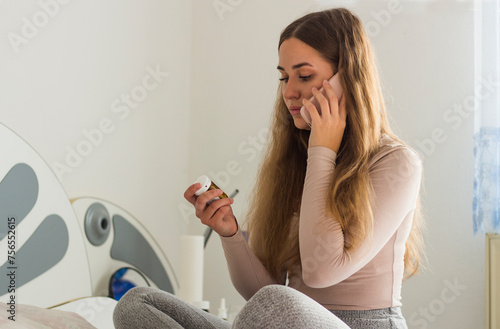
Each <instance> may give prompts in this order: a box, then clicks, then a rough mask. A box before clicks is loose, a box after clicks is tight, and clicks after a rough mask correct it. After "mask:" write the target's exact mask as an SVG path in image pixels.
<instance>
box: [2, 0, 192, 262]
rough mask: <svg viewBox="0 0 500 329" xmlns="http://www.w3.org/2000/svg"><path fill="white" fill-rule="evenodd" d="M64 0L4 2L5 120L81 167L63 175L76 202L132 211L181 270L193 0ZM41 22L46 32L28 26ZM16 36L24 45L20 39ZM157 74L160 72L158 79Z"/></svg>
mask: <svg viewBox="0 0 500 329" xmlns="http://www.w3.org/2000/svg"><path fill="white" fill-rule="evenodd" d="M60 2H61V3H59V2H55V1H53V0H41V1H21V2H19V1H10V0H4V1H2V2H1V3H0V22H1V25H0V35H1V36H2V37H1V38H0V49H1V52H0V72H1V74H0V120H1V122H2V123H3V124H5V125H6V126H7V127H9V128H11V129H12V130H14V131H15V132H17V133H18V134H19V135H20V136H22V137H23V138H24V139H25V140H26V141H27V142H28V143H29V144H31V145H32V146H33V148H34V149H35V150H36V151H38V152H39V153H40V155H41V156H42V157H43V158H44V159H45V161H46V162H47V163H48V164H49V165H51V166H52V167H53V168H54V165H55V163H59V164H61V165H64V166H67V167H68V168H69V169H70V170H71V172H64V173H62V172H61V175H60V181H61V184H62V186H63V187H64V189H65V190H66V192H67V194H68V197H69V198H76V197H82V196H93V197H99V198H103V199H106V200H109V201H111V202H114V203H116V204H117V205H119V206H121V207H123V208H124V209H126V210H128V211H129V212H130V213H132V214H133V215H135V216H136V217H137V218H138V219H140V220H141V221H143V222H144V224H145V225H146V226H147V227H148V229H149V230H150V232H151V233H152V234H153V236H154V237H155V238H156V240H157V241H158V242H159V243H160V245H161V247H162V248H163V249H164V250H165V252H166V254H167V256H168V257H169V258H170V260H171V261H172V262H173V263H174V265H175V266H177V263H178V259H177V257H178V256H177V253H176V251H177V250H176V249H175V248H174V247H175V246H176V245H177V243H178V237H179V236H180V234H181V232H183V231H184V230H185V225H184V222H183V220H182V219H181V218H180V217H179V216H178V214H177V212H176V211H173V210H172V209H176V207H177V205H178V204H179V202H180V201H181V199H182V193H181V192H180V191H181V190H182V188H180V187H181V186H184V185H185V184H186V182H187V181H188V170H187V164H188V138H189V83H190V56H191V51H190V50H191V46H190V44H191V43H190V36H191V2H189V1H182V0H175V1H174V0H169V1H154V0H148V1H144V0H142V1H119V0H112V1H65V2H67V3H64V4H63V1H62V0H60ZM43 4H51V5H50V6H45V5H43ZM44 8H45V9H44ZM44 13H45V14H44ZM47 13H50V15H49V14H47ZM44 18H47V19H46V20H44ZM26 21H29V22H31V23H26ZM33 23H35V24H38V25H39V26H40V27H38V28H37V29H38V31H35V30H33V29H29V28H28V27H24V26H29V25H30V24H33ZM35 28H36V26H35ZM9 33H14V34H16V35H17V36H18V37H15V36H14V37H12V35H13V34H9ZM9 35H10V36H11V38H17V39H15V40H21V38H25V40H24V41H25V42H24V43H21V44H19V46H18V47H17V46H13V45H16V44H17V43H15V42H14V43H11V42H10V41H9ZM148 70H152V71H159V72H160V73H156V74H155V75H156V80H155V79H154V75H153V74H151V73H149V71H148ZM165 72H166V73H165ZM167 73H168V74H169V75H168V76H165V75H166V74H167ZM148 75H151V77H153V79H151V78H148V77H147V76H148ZM143 83H145V84H146V87H147V88H148V89H149V90H147V89H144V88H143V87H142V86H143ZM144 91H145V93H144ZM122 95H132V96H130V97H131V101H130V102H129V104H130V105H127V103H125V101H122V99H121V97H122ZM102 120H105V123H106V122H107V124H108V126H109V128H106V129H105V130H106V131H107V133H102V139H101V138H99V133H97V131H96V129H97V128H99V126H100V124H101V121H102ZM111 130H112V131H111ZM83 131H87V132H92V133H91V134H90V135H92V136H94V137H93V138H94V144H95V145H92V144H90V143H88V142H86V141H88V140H89V141H92V137H91V138H90V139H89V138H88V137H86V136H85V134H84V132H83ZM85 145H87V146H89V145H91V146H92V147H91V148H85ZM71 150H73V151H71ZM72 152H83V153H84V154H86V156H84V157H81V160H78V158H76V156H75V155H71V154H72ZM87 153H88V154H87Z"/></svg>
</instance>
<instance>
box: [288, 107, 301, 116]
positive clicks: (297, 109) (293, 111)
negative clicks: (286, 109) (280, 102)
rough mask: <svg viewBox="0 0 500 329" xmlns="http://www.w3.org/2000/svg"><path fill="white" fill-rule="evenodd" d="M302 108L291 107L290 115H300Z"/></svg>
mask: <svg viewBox="0 0 500 329" xmlns="http://www.w3.org/2000/svg"><path fill="white" fill-rule="evenodd" d="M300 109H301V107H300V106H290V113H291V114H292V115H300Z"/></svg>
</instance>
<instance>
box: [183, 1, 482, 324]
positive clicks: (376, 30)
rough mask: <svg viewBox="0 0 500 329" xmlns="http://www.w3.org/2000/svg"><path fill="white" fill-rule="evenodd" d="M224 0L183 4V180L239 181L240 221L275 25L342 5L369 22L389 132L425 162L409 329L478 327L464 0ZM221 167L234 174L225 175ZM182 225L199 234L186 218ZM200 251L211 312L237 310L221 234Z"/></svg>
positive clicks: (271, 85) (478, 250)
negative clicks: (186, 54) (187, 98)
mask: <svg viewBox="0 0 500 329" xmlns="http://www.w3.org/2000/svg"><path fill="white" fill-rule="evenodd" d="M222 2H223V3H233V4H237V3H239V5H234V6H232V9H233V10H232V11H227V12H225V13H223V14H222V19H221V16H219V15H218V14H217V12H216V10H215V9H214V7H213V3H214V2H213V1H205V2H196V3H195V6H194V7H193V44H192V47H193V62H192V108H191V111H192V117H191V128H192V129H191V135H190V136H191V139H190V143H191V144H190V145H191V147H190V160H191V161H190V166H191V167H190V174H191V176H192V180H194V179H195V178H196V177H197V176H198V175H200V174H202V173H210V172H212V175H214V174H215V176H216V177H217V176H218V178H219V180H220V181H222V183H226V184H221V185H225V186H224V189H225V190H226V192H229V193H230V192H232V191H233V190H234V189H236V188H238V189H239V190H240V194H239V195H238V196H237V197H236V199H235V204H234V211H235V214H236V216H237V217H238V218H239V220H240V221H242V220H243V218H241V214H242V212H243V210H244V207H245V205H246V203H247V196H248V195H249V192H250V189H251V186H252V183H253V182H254V178H255V175H256V173H257V165H258V163H259V162H258V157H255V158H252V157H251V156H252V153H251V152H252V151H251V150H252V149H253V150H259V147H260V146H261V142H260V140H259V138H258V135H259V133H261V132H262V133H263V132H265V129H266V128H267V127H268V124H269V116H270V113H271V111H272V106H273V102H274V97H275V90H276V86H277V79H278V77H279V74H278V73H277V71H276V69H275V67H276V65H277V61H278V58H277V49H276V47H277V42H278V38H279V34H280V32H281V30H282V29H283V28H284V27H285V26H286V25H287V24H288V23H290V22H291V21H292V20H293V19H295V18H297V17H299V16H301V15H302V14H304V13H305V12H306V11H311V10H315V9H320V8H323V7H335V6H344V7H347V8H349V9H351V10H352V11H353V12H354V13H355V14H357V15H358V16H359V17H360V18H361V19H362V21H363V23H364V24H365V27H366V28H367V29H369V33H370V36H371V40H372V42H373V44H374V47H375V51H376V54H377V58H378V63H379V69H380V74H381V78H382V82H383V85H384V88H385V89H384V92H385V95H386V97H387V99H386V101H387V103H388V109H389V112H390V115H391V117H392V119H391V121H392V123H393V128H394V130H395V131H396V133H397V134H398V135H399V136H400V137H401V138H402V139H403V140H405V141H406V142H407V143H408V144H410V145H411V146H412V147H414V148H415V149H416V150H418V151H419V152H420V154H421V156H422V158H423V159H424V175H425V177H424V183H423V205H424V208H425V209H424V211H425V215H426V217H427V225H428V232H427V234H426V235H425V238H426V245H427V254H428V262H427V263H426V265H427V270H426V271H425V272H424V273H423V274H422V275H419V276H416V277H414V278H412V279H410V280H409V281H407V282H405V284H404V285H403V303H404V306H403V313H404V315H405V316H406V318H407V322H408V325H409V327H410V328H464V329H465V328H482V327H484V322H485V320H484V314H485V310H484V308H485V298H484V238H483V236H481V235H478V236H474V235H473V233H472V188H473V154H472V149H473V142H472V134H473V115H471V113H470V111H468V110H467V109H471V107H470V106H468V107H467V106H465V109H464V110H463V111H462V112H460V111H459V110H457V109H456V108H457V106H460V105H463V104H464V101H465V102H466V103H467V100H468V99H469V98H470V97H472V96H474V86H475V85H476V84H475V83H474V81H473V78H474V71H473V69H474V65H473V60H474V58H473V33H474V32H473V26H474V25H473V14H474V12H473V5H472V2H469V1H425V2H420V1H399V2H398V1H392V2H387V1H304V0H300V1H299V0H294V1H291V0H286V1H285V0H275V1H265V0H260V1H259V0H252V1H234V2H228V1H222ZM391 12H392V13H391ZM433 134H434V137H435V141H434V142H432V143H431V142H430V140H431V138H432V136H433ZM252 138H255V140H256V141H255V142H254V145H255V146H252V144H250V142H251V141H252ZM256 153H258V152H256ZM228 164H229V166H236V165H239V168H241V169H240V172H239V173H238V174H236V175H228V173H229V171H228V170H227V169H226V167H227V166H228ZM224 173H225V174H224ZM216 177H214V179H216V180H217V178H216ZM227 177H229V179H227ZM189 228H190V231H191V232H198V233H201V232H203V230H204V228H203V227H202V226H201V224H199V223H198V222H197V221H196V219H195V217H194V216H193V217H191V220H190V226H189ZM207 248H208V249H207V254H206V258H207V260H206V266H207V268H206V271H205V296H206V298H208V299H210V300H211V302H212V310H215V311H216V308H217V307H218V301H219V300H220V298H221V297H225V298H226V299H227V300H228V305H229V306H230V312H236V311H237V309H238V308H239V307H241V306H243V304H244V300H243V299H242V298H241V297H240V296H239V295H238V294H237V293H236V292H235V291H234V289H233V287H232V285H231V284H230V282H229V281H228V280H229V277H228V275H227V272H226V271H225V270H223V269H225V268H226V265H225V260H224V257H223V254H222V249H221V247H220V241H219V239H218V238H217V237H214V238H212V240H211V241H210V243H209V246H208V247H207ZM214 303H215V304H216V305H213V304H214ZM231 307H232V308H231Z"/></svg>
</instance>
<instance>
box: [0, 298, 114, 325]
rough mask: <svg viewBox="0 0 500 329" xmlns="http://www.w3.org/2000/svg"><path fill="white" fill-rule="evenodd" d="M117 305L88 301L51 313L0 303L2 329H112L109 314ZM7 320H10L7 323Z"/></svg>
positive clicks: (103, 300) (50, 310)
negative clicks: (11, 306) (11, 308)
mask: <svg viewBox="0 0 500 329" xmlns="http://www.w3.org/2000/svg"><path fill="white" fill-rule="evenodd" d="M116 303H117V301H116V300H114V299H111V298H108V297H89V298H83V299H79V300H75V301H72V302H70V303H66V304H64V305H61V306H58V307H55V308H53V309H46V308H42V307H37V306H32V305H24V304H16V306H15V310H12V312H9V310H10V306H9V305H7V304H6V303H0V314H2V316H1V317H0V328H2V329H21V328H22V329H53V328H60V329H66V328H68V329H69V328H72V329H74V328H78V329H96V328H97V329H113V328H114V325H113V310H114V308H115V306H116ZM9 317H10V319H9Z"/></svg>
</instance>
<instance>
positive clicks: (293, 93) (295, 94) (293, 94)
mask: <svg viewBox="0 0 500 329" xmlns="http://www.w3.org/2000/svg"><path fill="white" fill-rule="evenodd" d="M283 87H284V91H283V97H284V98H285V99H299V98H300V91H299V89H298V88H297V86H296V85H295V84H294V83H293V82H291V81H290V80H288V83H286V84H285V85H284V86H283Z"/></svg>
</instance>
